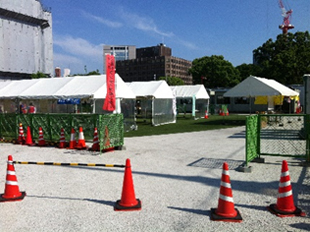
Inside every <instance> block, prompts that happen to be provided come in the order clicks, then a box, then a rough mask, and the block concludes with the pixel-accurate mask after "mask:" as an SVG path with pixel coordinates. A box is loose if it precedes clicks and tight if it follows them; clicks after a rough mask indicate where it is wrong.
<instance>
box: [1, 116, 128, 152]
mask: <svg viewBox="0 0 310 232" xmlns="http://www.w3.org/2000/svg"><path fill="white" fill-rule="evenodd" d="M20 123H21V124H22V125H23V129H24V134H25V135H26V133H27V127H28V126H29V127H30V129H31V134H32V139H33V140H35V141H37V140H38V138H39V128H40V127H42V131H43V134H44V140H45V141H47V142H54V143H57V142H58V141H59V139H60V131H61V128H63V129H64V132H65V139H66V141H70V136H71V129H72V128H73V129H74V130H75V133H76V138H78V134H79V128H80V127H82V128H83V134H84V138H85V141H86V142H92V141H93V138H94V128H95V127H97V130H98V137H99V143H100V144H101V148H103V149H105V148H107V146H105V144H108V142H104V140H109V146H108V147H119V146H122V145H123V144H124V123H123V114H105V115H101V114H0V137H1V138H3V139H4V140H5V141H13V140H16V139H18V134H19V124H20ZM106 128H107V130H108V132H107V131H106ZM106 137H108V138H109V139H107V138H106Z"/></svg>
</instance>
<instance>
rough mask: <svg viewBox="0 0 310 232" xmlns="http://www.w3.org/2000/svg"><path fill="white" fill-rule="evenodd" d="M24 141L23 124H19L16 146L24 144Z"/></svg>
mask: <svg viewBox="0 0 310 232" xmlns="http://www.w3.org/2000/svg"><path fill="white" fill-rule="evenodd" d="M25 142H26V139H25V135H24V129H23V124H21V123H20V124H19V133H18V140H17V143H18V144H25Z"/></svg>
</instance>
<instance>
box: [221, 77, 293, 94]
mask: <svg viewBox="0 0 310 232" xmlns="http://www.w3.org/2000/svg"><path fill="white" fill-rule="evenodd" d="M277 95H282V96H298V95H299V93H298V92H296V91H294V90H292V89H290V88H288V87H286V86H284V85H282V84H280V83H279V82H277V81H275V80H270V79H266V78H262V77H255V76H249V77H248V78H247V79H245V80H243V81H242V82H240V83H239V84H238V85H236V86H235V87H233V88H231V89H230V90H228V91H227V92H226V93H224V97H257V96H277Z"/></svg>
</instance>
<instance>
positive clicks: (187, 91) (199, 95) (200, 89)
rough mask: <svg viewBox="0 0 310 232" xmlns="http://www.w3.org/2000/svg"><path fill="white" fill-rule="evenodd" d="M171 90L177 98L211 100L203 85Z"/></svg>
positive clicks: (176, 87) (179, 86) (175, 87)
mask: <svg viewBox="0 0 310 232" xmlns="http://www.w3.org/2000/svg"><path fill="white" fill-rule="evenodd" d="M171 89H172V91H173V94H174V95H175V96H176V97H183V98H191V97H193V96H195V98H196V99H209V98H210V97H209V95H208V93H207V90H206V89H205V87H204V86H203V85H178V86H171Z"/></svg>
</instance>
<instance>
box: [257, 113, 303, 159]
mask: <svg viewBox="0 0 310 232" xmlns="http://www.w3.org/2000/svg"><path fill="white" fill-rule="evenodd" d="M307 117H308V116H306V115H304V116H303V115H260V141H259V147H258V148H259V153H260V154H261V155H279V156H296V157H304V156H305V155H306V148H307V129H306V118H307Z"/></svg>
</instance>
